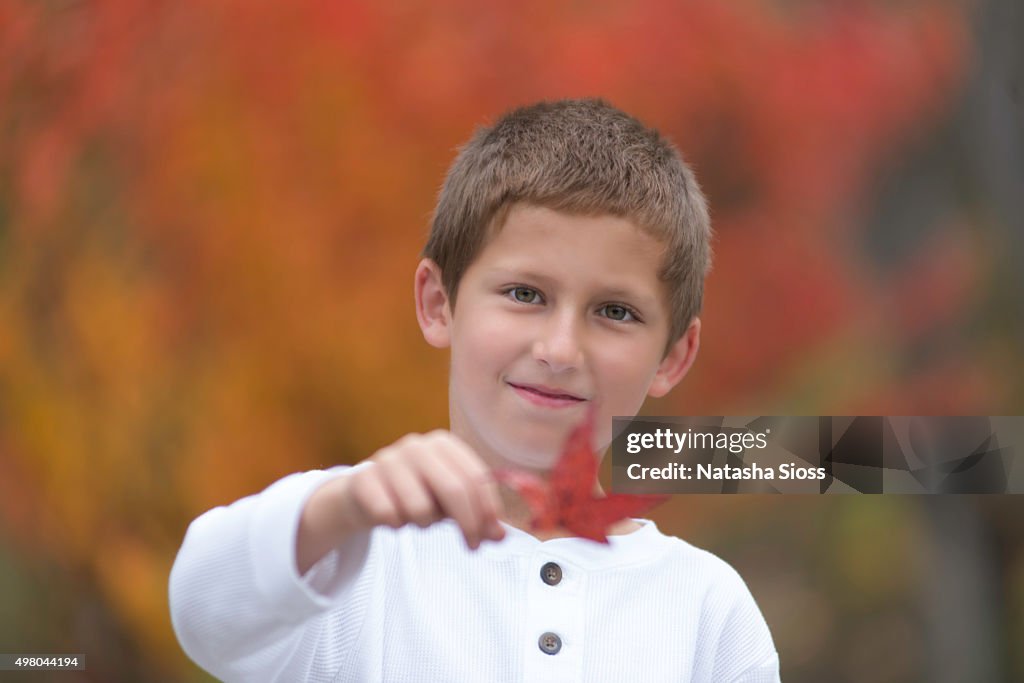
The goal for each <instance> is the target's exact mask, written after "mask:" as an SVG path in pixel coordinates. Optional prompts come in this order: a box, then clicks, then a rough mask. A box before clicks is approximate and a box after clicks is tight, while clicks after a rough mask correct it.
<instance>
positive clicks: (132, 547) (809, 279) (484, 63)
mask: <svg viewBox="0 0 1024 683" xmlns="http://www.w3.org/2000/svg"><path fill="white" fill-rule="evenodd" d="M897 5H898V8H895V9H894V8H889V7H888V5H882V4H872V3H828V4H825V5H823V6H822V7H821V8H819V9H808V10H806V11H804V12H801V13H796V14H790V15H785V14H782V13H780V12H779V11H777V10H775V9H773V6H772V5H771V4H769V3H768V2H752V1H751V2H744V3H732V2H729V3H726V2H715V1H713V0H688V1H686V2H661V1H651V2H642V3H628V4H626V3H598V4H590V3H584V4H581V3H566V4H562V5H553V4H551V3H548V2H542V1H541V0H527V1H526V2H522V3H506V4H496V3H471V2H466V1H465V0H449V1H448V2H444V3H441V4H438V3H431V4H429V5H428V4H421V5H418V6H409V5H408V4H399V5H395V4H392V3H370V2H344V3H339V2H333V1H330V0H316V1H314V0H309V1H307V2H303V3H245V2H221V3H216V5H215V6H211V4H210V3H205V2H204V3H200V2H156V1H150V2H143V1H141V0H140V1H134V0H105V1H103V2H94V3H71V4H66V5H65V4H63V3H37V2H29V1H27V0H23V1H21V2H14V3H5V4H4V5H3V6H2V7H0V102H2V103H3V105H2V108H0V394H2V396H3V397H4V398H3V402H2V403H0V449H2V450H0V476H2V477H3V479H4V480H3V482H2V483H0V493H3V494H4V498H5V500H4V503H3V504H2V505H0V514H2V515H3V521H4V522H5V523H6V526H7V527H8V528H9V529H10V533H11V534H14V535H16V536H17V537H18V538H19V539H20V540H21V542H22V543H23V544H24V545H25V546H26V547H29V546H32V547H39V546H42V547H40V548H39V550H40V551H41V552H44V553H48V554H53V555H55V556H58V557H61V558H62V559H63V560H64V561H66V562H68V563H69V564H71V565H73V566H76V567H81V568H83V569H84V570H85V571H88V572H92V573H93V575H94V576H95V577H96V585H97V586H98V590H100V591H101V592H103V593H104V594H105V595H106V596H107V597H108V598H109V600H110V601H111V602H112V604H113V605H114V606H115V608H116V609H117V610H118V612H119V614H120V615H121V617H122V618H123V619H124V621H125V623H126V624H128V625H129V626H130V627H131V628H132V629H133V630H134V631H135V632H137V633H139V634H140V638H141V641H142V642H144V643H146V644H147V646H149V647H151V648H155V649H161V648H163V649H164V651H165V652H175V651H176V650H175V646H174V644H173V640H172V636H171V634H170V628H169V623H168V622H167V619H166V614H165V605H164V602H165V599H166V598H165V592H164V589H165V585H164V580H165V578H166V572H167V570H168V568H169V566H170V562H171V560H172V558H173V553H174V551H175V549H176V547H177V544H178V543H179V542H180V538H181V535H182V533H183V532H184V528H185V524H186V523H187V521H188V520H189V519H190V518H192V517H193V516H195V515H196V514H198V513H199V512H201V511H202V510H204V509H207V508H209V507H210V506H212V505H215V504H222V503H227V502H229V501H230V500H232V499H234V498H237V497H238V496H241V495H244V494H246V493H249V492H252V491H254V490H257V489H259V488H261V487H262V486H264V485H266V484H267V483H269V482H270V481H271V480H273V479H274V478H276V477H278V476H280V475H282V474H284V473H286V472H289V471H294V470H297V469H302V468H308V467H316V466H326V465H331V464H334V463H339V462H354V461H357V460H360V459H362V458H363V457H365V456H367V455H369V454H371V453H372V452H373V450H375V449H376V448H377V447H379V446H380V445H382V444H384V443H387V442H389V441H390V440H393V439H394V438H396V437H397V436H399V435H400V434H401V433H404V432H405V431H409V430H411V429H426V428H430V427H433V426H436V425H438V424H444V423H445V417H446V414H447V406H446V400H445V373H446V362H445V357H444V355H443V354H441V353H438V352H435V351H433V350H430V349H427V348H425V345H424V344H423V342H422V340H421V339H420V338H419V336H418V332H417V330H416V328H415V323H414V320H413V313H412V307H411V282H412V273H413V269H414V266H415V263H416V260H417V255H418V252H419V249H420V247H421V245H422V241H423V236H424V234H425V229H426V225H427V220H428V218H429V213H430V210H431V208H432V198H433V196H434V193H435V191H436V188H437V187H438V185H439V183H440V181H441V178H442V176H443V172H444V169H445V167H446V165H447V164H448V163H449V162H450V160H451V158H452V155H453V150H454V148H455V146H456V145H457V144H459V143H460V142H462V141H464V140H465V139H466V138H467V137H468V135H469V133H470V132H471V129H472V127H473V126H474V125H477V124H479V123H482V122H483V121H485V120H487V119H488V118H489V117H491V116H493V115H494V114H495V113H497V112H499V111H501V110H503V109H505V108H507V107H509V106H512V105H515V104H519V103H525V102H528V101H532V100H536V99H539V98H553V97H564V96H576V95H601V96H605V97H607V98H609V99H610V100H611V101H612V102H614V103H616V104H618V105H619V106H621V107H623V108H625V109H627V110H628V111H630V112H633V113H635V114H636V115H638V116H639V117H640V118H642V119H644V120H645V121H648V122H650V123H652V124H654V125H656V126H658V127H660V128H661V129H662V130H663V131H665V132H667V133H668V134H669V135H670V136H671V137H673V139H675V140H676V142H677V143H678V144H679V146H680V147H681V148H682V150H683V151H684V154H685V155H686V156H687V157H688V158H689V159H690V160H691V161H692V162H693V164H694V165H695V167H696V170H697V173H698V176H699V177H700V178H701V179H702V182H703V184H704V185H705V187H706V188H707V190H708V192H709V194H710V197H711V200H712V204H713V208H714V217H715V224H716V227H717V230H718V235H719V237H718V242H717V245H716V251H717V265H716V270H715V272H714V274H713V276H712V278H711V279H710V281H709V289H708V294H707V297H706V311H705V338H704V345H703V347H702V352H701V359H700V361H699V362H698V368H697V371H696V372H695V373H694V375H693V377H692V380H688V381H687V383H685V385H684V389H683V390H682V391H681V392H680V397H685V398H686V402H685V403H682V402H676V403H670V404H667V405H668V406H669V408H670V409H672V408H674V409H675V410H677V411H679V412H685V413H697V414H716V413H723V412H729V411H730V409H735V408H737V407H740V406H748V407H749V406H751V403H750V401H751V397H752V396H753V397H757V396H770V395H773V394H772V392H773V391H775V392H779V391H784V390H785V379H784V378H785V377H786V376H787V372H786V370H787V368H788V367H792V366H796V365H799V364H800V363H801V359H802V358H805V357H807V356H808V355H809V354H811V355H813V354H814V353H818V352H821V351H822V349H827V348H829V345H831V344H834V343H835V340H836V339H840V338H847V337H848V335H849V333H850V332H851V331H852V330H855V329H856V328H858V326H860V325H862V324H864V323H865V322H866V321H868V322H870V321H874V322H873V323H871V324H872V325H873V327H872V329H873V330H874V332H873V334H872V335H868V337H869V338H870V337H872V336H875V339H876V342H877V338H879V337H880V338H882V339H883V340H884V342H883V343H884V344H885V346H883V347H881V348H876V349H873V352H877V353H879V354H887V355H888V356H890V357H891V356H894V355H898V354H899V353H900V351H901V346H900V343H901V342H900V334H899V333H898V329H899V321H897V320H893V319H891V318H879V317H878V315H877V312H876V311H877V309H878V307H879V303H880V301H881V298H882V296H883V294H884V292H883V291H881V290H882V289H884V287H880V286H878V285H873V286H869V285H866V284H865V283H866V282H869V281H870V280H871V277H872V274H871V273H870V272H867V271H866V270H865V266H864V264H863V263H862V262H861V260H859V259H858V258H856V257H855V249H854V246H853V245H854V244H855V243H854V242H853V241H852V233H853V232H855V229H856V227H857V226H856V225H855V224H849V225H843V224H840V223H839V222H838V221H839V220H840V217H841V216H843V215H844V212H847V211H849V210H850V209H851V208H852V207H855V206H856V203H857V202H858V201H859V200H860V199H861V193H862V192H863V188H864V187H865V181H866V178H867V176H868V174H869V173H870V171H871V169H872V166H873V164H876V163H877V162H878V160H879V159H880V158H882V157H883V156H884V155H886V154H887V153H888V151H889V150H890V149H891V148H892V147H893V145H894V144H896V143H898V142H899V141H900V140H901V139H904V138H906V137H907V136H912V135H914V134H916V132H917V131H919V130H920V129H921V128H922V126H924V127H926V126H927V125H928V123H929V122H930V121H931V120H932V119H934V118H935V117H937V116H939V115H940V113H941V112H942V110H943V107H944V106H945V105H946V103H948V102H949V101H950V100H951V96H952V95H953V94H954V92H955V88H956V86H957V83H958V82H959V79H960V78H961V76H962V71H963V68H964V66H963V65H964V54H965V47H966V46H965V35H964V32H963V28H962V24H963V18H962V17H961V16H960V15H959V13H958V11H956V10H955V8H954V7H953V6H952V5H948V4H936V3H913V2H911V3H897ZM851 254H854V257H853V258H851V257H850V255H851ZM947 255H948V254H947V252H946V251H945V250H944V248H943V247H942V244H941V243H940V244H939V245H938V246H936V247H935V250H934V251H932V252H926V253H924V254H922V257H921V258H922V259H924V261H923V262H921V263H920V264H919V265H918V266H916V267H915V268H916V269H915V270H914V271H913V272H915V273H919V274H920V275H921V277H924V278H934V277H936V272H937V271H936V265H935V264H936V263H937V262H938V260H939V259H943V260H944V259H946V257H947ZM929 259H932V260H929ZM957 272H958V273H959V275H958V278H957V279H955V280H952V281H949V282H947V283H946V288H945V289H944V290H941V291H942V296H943V299H944V300H947V301H955V302H957V305H963V304H964V303H965V302H966V301H967V299H966V294H965V293H966V292H969V289H970V286H971V279H972V277H973V276H972V271H971V269H970V266H969V265H967V264H962V265H961V266H960V267H959V269H958V271H957ZM896 286H897V287H902V286H903V284H902V283H896ZM906 286H907V287H909V288H910V289H908V290H906V291H908V292H912V294H908V295H907V297H914V298H918V297H926V296H928V293H927V292H923V291H920V289H916V288H915V287H916V285H915V284H914V282H909V283H907V284H906ZM949 288H953V291H949ZM906 301H911V299H906ZM905 305H907V304H906V303H903V304H900V303H898V304H896V311H897V313H894V314H893V315H898V311H900V310H903V309H902V308H900V307H901V306H905ZM923 310H925V309H923ZM925 312H926V313H927V316H926V317H927V318H928V320H933V319H935V318H936V316H938V317H941V316H948V315H950V313H951V312H950V311H948V310H943V309H941V307H939V308H936V307H931V308H927V309H926V311H925ZM922 315H924V314H922ZM928 320H923V319H919V318H915V319H914V322H913V327H914V329H915V330H918V329H920V325H923V324H926V323H927V322H928ZM892 328H896V329H897V332H896V333H883V332H890V331H891V329H892ZM864 343H873V342H864ZM858 348H859V347H858ZM851 353H852V356H853V357H859V356H860V354H861V352H860V351H857V350H856V349H855V350H854V351H853V352H851ZM838 361H839V362H843V357H842V356H840V357H839V358H838ZM944 372H945V371H944ZM950 372H952V370H950ZM975 374H976V373H975ZM899 381H900V378H899V376H898V375H882V376H879V377H877V378H876V382H875V384H873V385H872V386H871V387H868V388H867V389H865V388H864V387H852V388H848V389H847V390H846V391H845V393H844V391H843V389H842V388H840V389H839V393H838V394H835V395H833V394H831V393H827V394H820V395H819V398H820V399H821V401H822V403H823V404H824V403H825V398H826V397H829V396H831V401H830V402H828V403H827V404H825V405H822V407H821V409H820V411H819V412H824V413H828V412H830V409H838V408H840V407H841V406H843V405H846V406H850V405H855V404H856V403H855V402H856V401H860V400H863V397H864V396H867V395H870V394H880V395H885V394H888V393H891V390H892V389H893V387H895V386H897V385H898V383H899ZM981 381H982V382H985V381H988V380H985V379H982V380H981ZM933 389H934V383H933V382H932V381H922V382H921V383H920V384H913V385H910V386H909V387H908V388H907V389H906V391H908V392H910V393H909V394H907V395H905V396H903V399H904V400H901V401H897V402H895V403H894V404H892V405H893V406H894V407H896V408H906V407H908V406H912V405H914V403H913V401H914V400H915V399H916V398H917V397H919V396H920V395H922V393H925V392H929V393H930V392H932V391H933ZM919 392H920V393H919ZM776 395H777V394H776ZM895 395H899V394H895ZM971 400H972V399H971V395H968V396H966V397H961V401H963V402H961V403H960V404H959V406H960V408H961V409H962V410H964V411H970V409H971V407H972V405H973V404H972V403H970V401H971ZM677 401H678V400H677ZM877 405H882V404H881V403H879V404H877ZM772 407H773V406H772V404H768V405H766V406H762V408H763V409H762V410H759V411H758V412H766V410H767V412H771V410H770V409H771V408H772ZM951 407H952V406H951ZM831 412H837V411H836V410H832V411H831ZM29 505H31V506H34V510H33V511H31V512H28V511H26V506H29ZM101 547H102V548H104V549H106V550H100V548H101Z"/></svg>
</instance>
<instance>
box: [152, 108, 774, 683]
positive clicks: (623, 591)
mask: <svg viewBox="0 0 1024 683" xmlns="http://www.w3.org/2000/svg"><path fill="white" fill-rule="evenodd" d="M709 236H710V226H709V221H708V215H707V208H706V206H705V201H704V198H703V196H702V195H701V193H700V190H699V188H698V187H697V184H696V181H695V180H694V178H693V175H692V173H691V172H690V170H689V169H688V168H687V167H686V166H685V165H684V164H683V162H682V160H681V159H680V157H679V155H678V153H677V152H676V151H675V149H674V148H673V147H672V146H671V145H670V143H668V142H667V141H665V140H664V139H663V138H661V137H660V136H659V135H658V134H657V133H656V132H654V131H651V130H648V129H646V128H645V127H644V126H643V125H642V124H640V123H639V122H638V121H636V120H635V119H633V118H632V117H629V116H628V115H626V114H624V113H622V112H620V111H618V110H616V109H614V108H612V107H611V106H609V105H607V104H606V103H604V102H601V101H599V100H577V101H561V102H556V103H541V104H538V105H534V106H531V107H526V108H522V109H519V110H516V111H513V112H511V113H509V114H507V115H506V116H505V117H503V118H502V119H501V120H500V121H498V123H497V124H495V125H494V126H493V127H492V128H489V129H483V130H480V131H478V132H477V133H476V135H475V136H474V137H473V139H472V140H471V141H470V142H469V144H468V145H466V147H465V148H463V149H462V150H461V151H460V153H459V155H458V158H457V159H456V160H455V162H454V164H453V166H452V168H451V170H450V171H449V174H448V177H447V179H446V181H445V184H444V187H443V188H442V191H441V195H440V198H439V201H438V206H437V209H436V212H435V216H434V220H433V225H432V228H431V233H430V237H429V240H428V242H427V246H426V248H425V250H424V255H425V258H424V259H423V260H422V261H421V263H420V264H419V267H418V269H417V271H416V276H415V299H416V315H417V318H418V320H419V324H420V328H421V329H422V331H423V335H424V337H425V338H426V340H427V342H428V343H430V344H432V345H434V346H437V347H445V348H450V349H451V370H450V382H449V411H450V430H449V431H441V430H439V431H436V432H433V433H431V434H427V435H409V436H406V437H403V438H402V439H400V440H398V441H397V442H396V443H394V444H392V445H390V446H387V447H386V448H383V449H381V450H380V451H378V452H377V453H375V454H374V455H373V456H372V457H370V458H369V459H368V460H367V461H365V462H363V463H360V464H359V465H357V466H355V467H352V468H347V467H338V468H333V469H331V470H328V471H325V472H307V473H305V474H296V475H292V476H289V477H286V478H284V479H282V480H281V481H279V482H277V483H275V484H273V485H272V486H270V487H269V488H268V489H266V490H265V491H264V492H262V493H261V494H259V495H256V496H250V497H248V498H244V499H242V500H240V501H237V502H236V503H234V504H233V505H231V506H229V507H226V508H216V509H214V510H211V511H209V512H207V513H206V514H204V515H203V516H201V517H200V518H198V519H197V520H196V521H195V522H193V524H192V525H191V527H190V528H189V531H188V533H187V535H186V537H185V541H184V544H183V545H182V548H181V551H180V552H179V554H178V557H177V560H176V562H175V565H174V568H173V570H172V572H171V579H170V597H171V612H172V618H173V622H174V627H175V631H176V633H177V634H178V638H179V640H180V641H181V643H182V646H183V647H184V649H185V650H186V652H188V654H189V655H190V656H191V657H192V658H193V659H194V660H195V661H196V662H198V663H199V664H200V665H201V666H203V667H204V668H206V669H208V670H209V671H210V672H212V673H213V674H215V675H217V676H219V677H222V678H223V679H225V680H260V681H263V680H267V681H269V680H282V681H297V680H310V681H472V682H474V683H476V682H480V681H528V682H531V683H532V682H535V681H745V682H759V681H777V680H778V656H777V654H776V652H775V648H774V645H773V643H772V639H771V635H770V634H769V631H768V628H767V626H766V624H765V622H764V618H763V617H762V616H761V613H760V611H759V610H758V608H757V605H756V604H755V603H754V600H753V598H752V597H751V595H750V592H749V591H748V590H747V587H746V585H745V584H744V583H743V581H742V579H741V578H740V577H739V576H738V575H737V574H736V572H735V571H733V570H732V568H731V567H729V566H728V565H727V564H725V563H724V562H722V561H721V560H719V559H718V558H716V557H714V556H713V555H711V554H710V553H707V552H705V551H702V550H698V549H696V548H694V547H692V546H690V545H689V544H687V543H685V542H683V541H681V540H679V539H675V538H672V537H667V536H664V535H663V534H661V533H660V532H659V531H658V529H657V527H656V526H655V525H654V523H653V522H651V521H648V520H624V521H622V522H620V523H618V524H616V525H614V526H613V527H612V528H611V529H609V530H608V533H609V535H610V542H609V544H608V545H607V546H605V545H601V544H597V543H593V542H591V541H587V540H584V539H579V538H573V537H571V536H570V535H569V534H568V533H566V532H560V531H555V532H552V533H549V534H544V535H542V536H541V537H536V536H534V535H532V534H530V533H528V532H526V531H524V529H528V528H529V513H528V510H527V508H526V506H525V505H524V503H523V501H521V500H519V499H518V498H517V497H516V495H515V494H514V493H513V492H511V491H509V490H507V489H505V488H503V487H499V486H498V485H497V484H496V483H495V480H494V478H493V477H492V475H491V471H492V470H493V469H497V468H509V467H512V468H519V469H524V470H528V471H533V472H537V473H543V472H545V471H546V470H547V469H549V468H550V467H551V465H552V464H553V462H554V461H555V459H556V458H557V457H558V455H559V451H560V449H561V446H562V444H563V442H564V441H565V438H566V437H567V435H568V434H569V432H570V431H571V430H572V428H573V427H574V426H575V425H577V424H578V423H580V422H581V421H582V420H583V418H584V416H585V415H586V414H587V412H588V411H591V410H592V411H594V414H595V418H596V419H595V425H596V434H595V435H594V443H595V445H596V446H597V447H598V451H599V452H603V451H604V449H605V448H606V447H607V445H608V444H609V443H610V441H611V417H612V416H613V415H635V414H636V413H637V412H638V410H639V409H640V406H641V404H642V403H643V400H644V398H645V397H646V396H648V395H650V396H662V395H664V394H665V393H667V392H668V391H669V390H670V389H672V387H674V386H675V385H676V384H677V383H678V382H679V381H680V380H681V379H682V378H683V376H684V375H685V374H686V372H687V370H688V369H689V368H690V365H691V364H692V363H693V360H694V357H695V354H696V353H697V347H698V343H699V335H700V321H699V319H698V318H697V313H698V311H699V308H700V301H701V295H702V290H703V279H704V275H705V273H706V271H707V268H708V263H709V246H708V241H709ZM485 541H487V543H484V542H485Z"/></svg>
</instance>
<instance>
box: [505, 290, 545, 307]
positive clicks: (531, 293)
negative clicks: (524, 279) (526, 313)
mask: <svg viewBox="0 0 1024 683" xmlns="http://www.w3.org/2000/svg"><path fill="white" fill-rule="evenodd" d="M506 293H507V294H511V295H512V298H513V299H515V300H516V301H518V302H519V303H521V304H535V303H537V302H538V301H539V300H540V294H539V293H538V292H537V290H536V289H530V288H529V287H513V288H511V289H510V290H508V292H506Z"/></svg>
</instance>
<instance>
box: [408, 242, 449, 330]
mask: <svg viewBox="0 0 1024 683" xmlns="http://www.w3.org/2000/svg"><path fill="white" fill-rule="evenodd" d="M413 288H414V294H415V296H416V320H417V321H418V322H419V324H420V330H421V331H422V332H423V338H424V339H426V340H427V343H428V344H430V345H431V346H436V347H437V348H439V349H443V348H446V347H448V346H449V345H450V344H451V320H452V314H451V308H450V307H449V306H448V293H447V291H445V288H444V283H443V282H442V281H441V268H440V267H439V266H438V265H437V264H436V263H434V262H433V261H432V260H430V259H428V258H425V259H423V260H422V261H420V264H419V266H417V267H416V281H415V283H414V285H413Z"/></svg>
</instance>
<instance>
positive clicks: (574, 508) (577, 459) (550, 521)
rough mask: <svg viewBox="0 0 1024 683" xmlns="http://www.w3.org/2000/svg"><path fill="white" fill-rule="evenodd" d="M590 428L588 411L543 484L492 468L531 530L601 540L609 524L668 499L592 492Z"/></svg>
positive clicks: (527, 476) (593, 467) (523, 474)
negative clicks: (524, 510) (523, 509)
mask: <svg viewBox="0 0 1024 683" xmlns="http://www.w3.org/2000/svg"><path fill="white" fill-rule="evenodd" d="M593 431H594V411H593V410H591V411H590V412H589V413H588V414H587V417H586V419H584V421H583V422H582V423H581V424H580V425H579V426H577V427H576V428H575V429H574V430H573V431H572V434H570V435H569V438H568V439H567V440H566V442H565V447H564V448H563V449H562V455H561V457H560V458H559V459H558V462H556V463H555V465H554V467H552V468H551V477H550V481H549V482H545V481H544V480H543V479H541V478H540V477H538V476H536V475H533V474H529V473H527V472H522V471H519V470H498V471H497V472H495V477H497V479H498V481H500V482H502V483H504V484H505V485H506V486H508V487H510V488H512V489H513V490H515V491H516V493H518V494H519V496H520V497H521V498H522V499H523V501H524V502H525V503H526V505H527V506H528V507H529V508H530V513H531V514H532V516H533V517H532V519H531V522H530V526H531V528H533V529H534V530H535V531H549V530H551V529H556V528H563V529H566V530H568V531H571V532H572V533H573V534H575V535H576V536H580V537H582V538H589V539H590V540H592V541H597V542H599V543H607V542H608V536H607V535H606V534H605V532H606V531H607V530H608V528H609V527H610V526H612V525H613V524H615V523H616V522H618V521H620V520H623V519H626V518H628V517H633V516H636V515H639V514H642V513H644V512H646V511H647V510H650V509H651V508H653V507H654V506H655V505H658V504H659V503H663V502H664V501H665V500H667V499H668V496H633V495H626V494H612V495H609V496H606V497H603V498H599V497H596V496H594V484H595V482H596V481H597V470H598V458H597V455H596V454H595V453H594V447H593V443H592V440H591V435H592V434H593Z"/></svg>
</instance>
